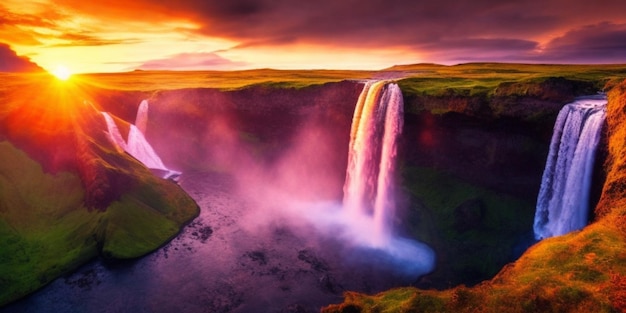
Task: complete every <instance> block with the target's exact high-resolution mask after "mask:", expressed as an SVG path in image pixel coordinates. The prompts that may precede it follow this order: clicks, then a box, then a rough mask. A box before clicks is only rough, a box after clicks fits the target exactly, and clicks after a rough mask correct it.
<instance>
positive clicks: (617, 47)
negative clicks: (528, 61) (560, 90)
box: [535, 22, 626, 63]
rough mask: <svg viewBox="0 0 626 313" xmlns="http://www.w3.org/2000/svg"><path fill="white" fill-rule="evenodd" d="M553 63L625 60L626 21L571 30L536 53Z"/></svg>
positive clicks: (542, 58)
mask: <svg viewBox="0 0 626 313" xmlns="http://www.w3.org/2000/svg"><path fill="white" fill-rule="evenodd" d="M535 58H536V59H541V60H549V61H552V62H561V63H562V62H575V63H614V62H626V24H613V23H608V22H605V23H600V24H594V25H587V26H584V27H581V28H578V29H574V30H570V31H568V32H567V33H565V34H564V35H563V36H560V37H558V38H555V39H553V40H551V41H550V42H549V43H548V44H547V45H546V46H545V47H544V49H543V50H542V51H541V53H540V54H539V55H537V56H535Z"/></svg>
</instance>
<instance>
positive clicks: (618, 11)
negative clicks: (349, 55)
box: [0, 0, 626, 62]
mask: <svg viewBox="0 0 626 313" xmlns="http://www.w3.org/2000/svg"><path fill="white" fill-rule="evenodd" d="M55 3H57V4H59V5H63V6H68V7H70V8H72V9H73V10H76V11H77V12H84V13H87V14H91V15H93V16H97V17H103V16H107V17H109V18H117V19H126V20H133V19H140V20H141V21H142V22H154V23H155V24H156V23H160V22H162V21H165V20H186V21H192V22H194V23H196V24H197V25H199V29H198V30H197V32H198V33H199V34H202V35H205V36H208V37H219V38H226V39H229V40H233V41H235V42H237V43H239V44H238V45H237V46H236V47H235V49H247V48H250V47H258V46H267V47H276V46H285V45H293V44H299V43H306V44H317V45H322V46H329V47H339V48H342V47H343V48H350V49H354V48H361V49H363V50H364V51H367V49H372V48H390V49H393V48H404V49H414V50H415V51H416V52H418V53H420V54H424V55H430V56H434V55H443V56H444V57H443V58H442V59H432V60H428V61H435V62H437V61H446V60H458V59H463V58H465V59H472V58H480V55H468V56H464V55H463V54H466V53H478V54H480V53H483V55H485V56H495V57H498V58H503V59H500V60H503V61H507V60H508V61H520V60H522V59H523V58H525V59H527V60H537V61H540V60H539V58H544V59H545V60H560V59H564V61H567V58H572V59H571V60H572V61H576V60H586V59H587V58H588V57H591V55H590V54H591V52H592V49H590V48H589V49H586V50H584V51H581V52H579V53H574V52H570V53H567V49H572V48H575V47H577V45H578V43H582V42H587V41H588V40H587V39H588V38H592V37H593V38H595V39H597V40H601V41H602V42H605V43H606V44H603V46H601V47H600V46H597V47H596V48H597V49H599V50H598V51H600V53H598V54H596V58H597V59H598V60H601V59H605V60H609V61H611V62H626V56H625V57H623V58H620V57H617V56H618V55H619V54H623V50H621V48H620V46H619V45H618V44H616V45H617V46H616V47H613V48H611V47H610V46H608V42H610V41H617V40H620V39H623V37H621V34H622V33H621V31H620V30H615V29H613V28H611V27H609V26H606V25H622V24H625V23H626V14H624V12H626V1H624V0H596V1H584V0H580V1H579V0H542V1H535V0H518V1H501V0H474V1H466V0H437V1H419V0H342V1H337V0H317V1H298V2H295V1H292V0H229V1H223V0H177V1H169V0H136V1H122V0H110V1H95V2H89V1H83V0H59V1H55ZM1 19H2V17H0V21H1ZM584 25H600V26H596V27H592V28H593V29H594V31H596V32H603V33H602V34H600V33H598V34H593V36H592V34H587V35H585V34H583V33H584V32H585V30H584V28H581V27H583V26H584ZM601 25H605V26H601ZM557 36H562V37H563V39H555V40H553V41H552V42H550V43H549V44H548V45H547V46H546V49H545V50H544V51H543V52H541V51H540V50H537V51H534V49H535V48H536V47H537V45H538V44H540V43H541V44H545V41H546V40H549V39H550V38H554V37H557ZM585 36H586V37H585ZM576 38H577V39H576ZM566 39H567V40H578V41H576V42H573V43H569V42H566V41H564V40H566ZM540 41H541V42H540ZM79 42H80V41H79ZM83 42H86V43H89V41H88V40H85V41H83ZM94 42H95V43H96V44H99V42H98V41H94ZM481 45H482V47H481ZM596 45H599V44H596ZM420 49H421V50H420ZM498 51H499V52H498ZM585 51H586V52H585ZM550 53H554V54H550ZM605 56H606V57H605Z"/></svg>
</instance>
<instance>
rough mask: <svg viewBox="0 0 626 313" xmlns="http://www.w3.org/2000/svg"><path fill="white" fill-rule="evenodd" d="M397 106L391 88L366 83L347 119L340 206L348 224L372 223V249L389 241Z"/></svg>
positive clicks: (398, 120) (395, 91) (397, 91)
mask: <svg viewBox="0 0 626 313" xmlns="http://www.w3.org/2000/svg"><path fill="white" fill-rule="evenodd" d="M403 105H404V104H403V101H402V92H401V91H400V88H399V87H398V85H397V84H390V83H387V82H384V81H380V82H375V83H367V84H366V85H365V87H364V89H363V91H362V93H361V95H360V96H359V100H358V102H357V105H356V108H355V111H354V117H353V119H352V129H351V133H350V146H349V154H348V169H347V172H346V182H345V185H344V200H343V205H344V208H345V209H346V210H347V213H348V216H349V218H351V219H354V220H361V219H367V218H371V219H373V227H374V229H373V231H374V234H373V237H372V240H371V244H372V245H373V246H376V247H382V246H384V245H386V244H387V243H388V242H389V240H390V239H391V236H392V227H391V220H392V218H393V216H394V214H395V206H396V203H395V194H394V186H395V181H394V177H395V167H396V156H397V141H398V137H399V136H400V134H401V132H402V127H403V123H404V119H403Z"/></svg>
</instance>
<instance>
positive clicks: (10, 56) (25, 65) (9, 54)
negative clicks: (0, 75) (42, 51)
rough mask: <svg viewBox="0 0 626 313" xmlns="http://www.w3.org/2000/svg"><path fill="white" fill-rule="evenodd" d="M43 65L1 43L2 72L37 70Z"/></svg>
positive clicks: (0, 61)
mask: <svg viewBox="0 0 626 313" xmlns="http://www.w3.org/2000/svg"><path fill="white" fill-rule="evenodd" d="M41 70H42V69H41V67H39V66H38V65H37V64H35V63H33V62H31V61H30V59H29V58H26V57H20V56H18V55H17V54H16V53H15V51H13V50H11V47H9V45H7V44H5V43H0V72H36V71H41Z"/></svg>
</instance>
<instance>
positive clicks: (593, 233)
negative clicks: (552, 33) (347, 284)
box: [322, 82, 626, 312]
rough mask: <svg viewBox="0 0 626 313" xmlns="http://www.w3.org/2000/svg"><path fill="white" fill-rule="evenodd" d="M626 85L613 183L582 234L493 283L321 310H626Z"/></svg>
mask: <svg viewBox="0 0 626 313" xmlns="http://www.w3.org/2000/svg"><path fill="white" fill-rule="evenodd" d="M625 105H626V82H624V83H622V84H621V85H619V86H617V87H614V88H613V89H612V90H611V91H610V93H609V104H608V109H607V111H608V115H607V134H608V159H607V161H606V163H605V167H606V172H607V178H606V181H605V183H604V187H603V189H602V194H601V198H600V201H599V203H598V205H597V207H596V209H595V212H596V218H595V220H594V221H593V222H592V223H591V224H590V225H589V226H587V227H585V228H584V229H583V230H581V231H577V232H573V233H570V234H568V235H565V236H561V237H553V238H550V239H545V240H543V241H541V242H539V243H537V244H535V245H533V246H532V247H530V248H529V249H528V250H527V251H526V252H525V253H524V254H523V255H522V256H521V257H520V258H519V259H518V260H517V261H515V262H513V263H511V264H509V265H507V266H506V267H504V268H503V269H502V270H501V271H500V273H498V275H496V276H495V277H494V278H493V279H491V280H487V281H485V282H483V283H481V284H479V285H477V286H474V287H472V288H468V287H465V286H458V287H455V288H452V289H448V290H444V291H434V290H422V289H416V288H398V289H394V290H390V291H387V292H383V293H380V294H377V295H363V294H358V293H353V292H348V293H346V294H345V302H344V303H342V304H339V305H331V306H329V307H327V308H325V309H323V310H322V311H323V312H381V311H388V312H622V311H624V310H625V309H626V298H625V297H624V295H625V294H626V278H625V276H624V275H625V274H626V263H625V261H626V254H624V248H625V245H626V228H624V225H625V223H624V210H623V207H624V196H625V194H624V192H625V190H626V189H625V188H624V176H625V174H624V173H625V172H624V166H626V163H625V161H626V159H625V158H624V155H625V153H624V148H625V146H624V142H625V139H626V138H625V137H624V136H625V135H624V134H626V128H625V127H624V123H623V122H622V121H623V119H624V110H623V108H624V106H625Z"/></svg>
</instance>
